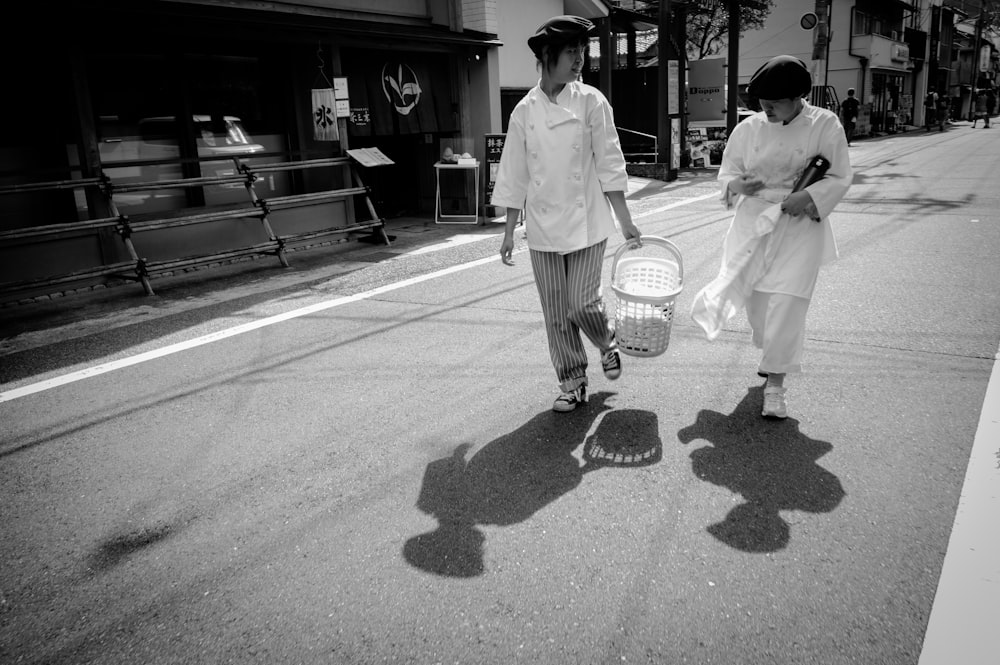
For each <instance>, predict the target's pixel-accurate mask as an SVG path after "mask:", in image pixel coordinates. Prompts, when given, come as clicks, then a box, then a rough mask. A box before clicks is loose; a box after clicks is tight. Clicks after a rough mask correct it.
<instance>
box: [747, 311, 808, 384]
mask: <svg viewBox="0 0 1000 665" xmlns="http://www.w3.org/2000/svg"><path fill="white" fill-rule="evenodd" d="M746 309H747V318H748V319H749V320H750V327H751V328H753V343H754V346H756V347H757V348H758V349H762V350H763V351H764V353H763V355H762V357H761V360H760V367H759V368H758V370H757V371H759V372H762V373H764V374H790V373H793V372H800V371H802V346H803V343H804V342H805V329H806V312H807V311H808V310H809V300H808V299H806V298H799V297H797V296H788V295H785V294H783V293H767V292H764V291H754V292H753V293H752V294H751V295H750V298H749V299H748V300H747V301H746Z"/></svg>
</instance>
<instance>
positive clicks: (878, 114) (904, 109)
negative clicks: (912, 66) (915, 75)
mask: <svg viewBox="0 0 1000 665" xmlns="http://www.w3.org/2000/svg"><path fill="white" fill-rule="evenodd" d="M871 77H872V78H871V131H873V132H877V133H886V134H893V133H895V132H897V131H901V130H902V129H903V127H904V126H905V125H912V124H913V95H912V94H909V93H907V92H906V91H908V90H909V89H910V85H909V83H908V80H909V75H908V74H903V73H901V72H897V71H892V70H878V69H873V70H872V74H871Z"/></svg>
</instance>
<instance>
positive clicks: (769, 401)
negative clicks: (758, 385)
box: [760, 386, 788, 418]
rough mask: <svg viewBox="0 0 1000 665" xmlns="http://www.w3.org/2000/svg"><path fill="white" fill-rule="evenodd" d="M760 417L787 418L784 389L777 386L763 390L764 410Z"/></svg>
mask: <svg viewBox="0 0 1000 665" xmlns="http://www.w3.org/2000/svg"><path fill="white" fill-rule="evenodd" d="M760 415H762V416H764V417H765V418H787V417H788V408H787V407H786V405H785V389H784V388H779V387H778V386H767V387H766V388H764V408H763V410H762V411H761V412H760Z"/></svg>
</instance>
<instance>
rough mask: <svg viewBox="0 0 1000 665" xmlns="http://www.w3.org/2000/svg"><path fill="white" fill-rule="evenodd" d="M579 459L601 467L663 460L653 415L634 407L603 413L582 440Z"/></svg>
mask: <svg viewBox="0 0 1000 665" xmlns="http://www.w3.org/2000/svg"><path fill="white" fill-rule="evenodd" d="M583 458H584V460H586V461H587V462H589V463H591V464H599V465H602V466H619V467H641V466H649V465H651V464H656V463H657V462H659V461H660V460H661V459H663V441H662V440H661V439H660V426H659V421H658V419H657V417H656V414H655V413H653V412H652V411H642V410H638V409H622V410H620V411H610V412H608V413H606V414H605V415H604V417H603V418H602V419H601V421H600V423H599V424H598V426H597V428H596V429H595V430H594V432H593V433H592V434H591V435H590V436H588V437H587V440H586V441H585V442H584V445H583Z"/></svg>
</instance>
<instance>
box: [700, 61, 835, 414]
mask: <svg viewBox="0 0 1000 665" xmlns="http://www.w3.org/2000/svg"><path fill="white" fill-rule="evenodd" d="M811 89H812V77H811V76H810V75H809V70H808V69H807V67H806V65H805V63H803V62H802V61H801V60H799V59H798V58H794V57H791V56H785V55H783V56H777V57H775V58H772V59H771V60H770V61H768V62H767V63H765V64H764V65H763V66H762V67H761V68H760V69H759V70H757V72H756V73H755V74H754V75H753V77H752V78H751V79H750V83H749V86H748V88H747V92H748V94H749V95H750V96H752V97H756V98H758V99H759V100H760V104H761V107H762V108H763V111H762V112H760V113H757V114H756V115H754V116H752V117H750V118H747V119H746V120H744V121H743V122H741V123H740V124H738V125H736V127H735V128H734V130H733V133H732V136H731V137H730V138H729V141H728V142H727V144H726V149H725V151H724V153H723V156H722V166H721V168H720V169H719V176H718V179H719V182H720V183H721V185H722V200H723V202H724V203H725V205H726V206H727V207H728V208H733V209H734V215H733V220H732V223H731V225H730V228H729V232H728V233H727V235H726V239H725V242H724V245H723V259H722V269H721V270H720V272H719V275H718V277H716V278H715V280H713V281H712V282H711V283H709V284H708V285H707V286H706V287H705V288H704V289H702V290H701V291H700V292H699V293H698V294H697V295H696V296H695V299H694V304H693V305H692V310H691V315H692V317H693V318H694V320H695V321H696V322H697V323H698V324H699V325H701V327H702V328H703V329H704V331H705V333H706V335H707V336H708V338H709V339H715V337H716V336H718V334H719V332H720V331H721V329H722V327H723V326H724V325H725V324H726V323H727V322H728V321H729V320H730V319H731V318H732V317H733V316H734V315H735V314H736V313H737V312H738V311H739V310H740V309H741V308H743V307H745V308H746V312H747V318H748V319H749V321H750V326H751V328H752V329H753V343H754V344H755V345H756V346H757V348H760V349H762V351H763V353H762V357H761V361H760V365H759V367H758V370H757V372H758V374H760V375H761V376H766V377H767V384H766V385H765V387H764V404H763V407H762V409H761V413H762V415H764V416H765V417H771V418H785V417H786V416H787V406H786V401H785V386H784V380H785V375H786V374H789V373H793V372H799V371H801V360H802V347H803V342H804V339H805V321H806V311H807V310H808V309H809V303H810V300H811V299H812V296H813V290H814V288H815V286H816V278H817V276H818V274H819V268H820V265H821V264H823V263H826V262H827V261H831V260H833V259H834V258H836V256H837V244H836V241H835V240H834V237H833V229H832V227H831V226H830V220H829V215H830V213H831V212H832V211H833V209H834V207H835V206H836V205H837V203H839V202H840V200H841V199H842V198H843V196H844V194H845V193H847V189H848V187H850V185H851V180H852V178H853V176H854V174H853V171H852V169H851V163H850V159H849V157H848V149H847V140H846V137H845V134H844V129H843V126H842V125H841V123H840V120H839V119H838V118H837V116H836V114H834V113H833V112H831V111H828V110H826V109H822V108H818V107H814V106H811V105H809V103H808V102H806V101H805V100H804V99H803V96H805V95H807V94H808V93H809V92H810V91H811ZM817 155H820V156H822V157H824V158H825V159H826V160H827V161H829V164H830V165H829V168H828V170H827V172H826V174H825V176H824V177H823V178H821V179H820V180H819V181H817V182H815V183H814V184H811V185H809V186H808V187H806V188H805V189H803V190H801V191H798V192H793V191H792V188H793V185H794V183H795V182H796V181H797V180H798V178H799V176H800V175H801V174H802V172H803V171H804V169H805V167H806V165H807V164H808V163H809V162H810V160H811V159H812V158H813V157H815V156H817Z"/></svg>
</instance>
